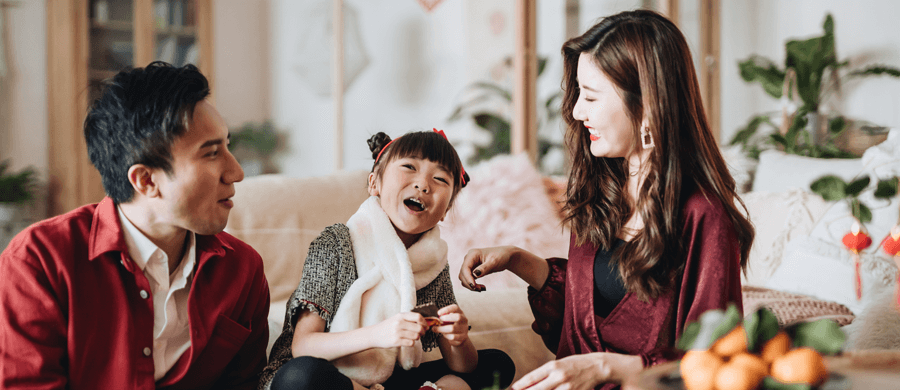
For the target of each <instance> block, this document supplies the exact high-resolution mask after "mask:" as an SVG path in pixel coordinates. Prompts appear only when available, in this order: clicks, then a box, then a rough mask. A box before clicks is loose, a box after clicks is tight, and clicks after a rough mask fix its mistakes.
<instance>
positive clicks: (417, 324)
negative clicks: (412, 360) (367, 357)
mask: <svg viewBox="0 0 900 390" xmlns="http://www.w3.org/2000/svg"><path fill="white" fill-rule="evenodd" d="M426 329H427V328H426V324H425V319H424V318H422V315H421V314H419V313H413V312H405V313H398V314H395V315H393V316H392V317H390V318H388V319H386V320H384V321H381V322H379V323H378V324H375V325H374V326H372V328H371V331H372V332H371V335H372V337H371V340H373V342H374V344H373V347H376V348H393V347H412V346H413V345H415V343H416V340H418V339H419V338H420V337H422V335H424V334H425V330H426Z"/></svg>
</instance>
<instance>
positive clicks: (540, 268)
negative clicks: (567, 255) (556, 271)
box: [459, 246, 550, 291]
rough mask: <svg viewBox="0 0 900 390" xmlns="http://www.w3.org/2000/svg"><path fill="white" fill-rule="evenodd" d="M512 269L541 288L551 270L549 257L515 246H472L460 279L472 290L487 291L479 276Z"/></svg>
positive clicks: (460, 273)
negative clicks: (544, 257) (476, 247)
mask: <svg viewBox="0 0 900 390" xmlns="http://www.w3.org/2000/svg"><path fill="white" fill-rule="evenodd" d="M505 270H509V271H512V273H514V274H516V276H518V277H520V278H522V280H524V281H525V282H527V283H528V284H529V285H531V286H532V287H534V288H536V289H538V290H540V289H541V287H543V286H544V282H546V281H547V274H548V273H549V272H550V269H549V265H547V260H545V259H543V258H540V257H537V256H536V255H535V254H533V253H531V252H528V251H525V250H522V249H519V248H517V247H514V246H498V247H493V248H482V249H472V250H470V251H469V253H467V254H466V257H465V259H463V263H462V267H460V268H459V281H460V282H462V285H463V287H465V288H467V289H469V290H472V291H484V290H485V287H484V285H483V284H478V283H476V282H475V279H477V278H481V277H484V276H485V275H490V274H492V273H495V272H500V271H505Z"/></svg>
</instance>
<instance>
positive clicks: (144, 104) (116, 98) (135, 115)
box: [84, 61, 209, 203]
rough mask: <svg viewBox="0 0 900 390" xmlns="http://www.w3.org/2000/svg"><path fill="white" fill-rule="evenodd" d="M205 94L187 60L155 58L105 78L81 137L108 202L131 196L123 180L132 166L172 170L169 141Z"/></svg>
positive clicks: (178, 133)
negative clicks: (178, 63) (182, 63)
mask: <svg viewBox="0 0 900 390" xmlns="http://www.w3.org/2000/svg"><path fill="white" fill-rule="evenodd" d="M207 96H209V82H208V81H207V79H206V77H204V76H203V74H201V73H200V71H199V70H198V69H197V67H195V66H194V65H190V64H188V65H185V66H183V67H180V68H176V67H173V66H172V65H170V64H168V63H165V62H161V61H156V62H152V63H150V64H149V65H147V67H145V68H135V69H126V70H123V71H121V72H119V73H118V74H117V75H116V76H115V77H114V78H113V79H112V80H111V81H109V82H107V84H106V86H105V87H104V89H103V93H102V94H101V96H100V97H99V98H97V100H95V101H94V103H93V104H92V105H91V108H90V110H89V112H88V114H87V118H85V120H84V138H85V141H86V142H87V150H88V157H89V158H90V159H91V163H92V164H94V167H96V168H97V170H98V171H100V176H101V177H102V179H103V188H104V189H105V190H106V194H107V195H108V196H109V197H110V198H112V199H113V201H115V202H116V203H127V202H130V201H131V199H132V198H133V197H134V189H133V188H132V186H131V183H130V182H129V181H128V169H129V168H131V166H132V165H135V164H143V165H146V166H147V167H150V168H161V169H163V170H164V171H165V172H166V173H168V174H171V173H172V152H171V147H172V143H173V142H174V141H175V139H176V138H177V137H179V136H181V135H182V134H184V132H185V131H186V130H187V127H188V125H189V123H190V119H191V116H192V115H193V113H194V107H195V106H196V105H197V103H198V102H200V101H202V100H203V99H205V98H206V97H207Z"/></svg>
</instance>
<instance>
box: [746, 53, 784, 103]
mask: <svg viewBox="0 0 900 390" xmlns="http://www.w3.org/2000/svg"><path fill="white" fill-rule="evenodd" d="M738 68H739V69H740V72H741V78H743V79H744V81H746V82H749V83H752V82H757V81H758V82H759V83H760V85H762V87H763V90H765V91H766V93H767V94H769V96H771V97H773V98H776V99H777V98H780V97H781V86H782V84H784V71H783V70H781V69H778V66H777V65H775V63H774V62H772V60H770V59H768V58H765V57H762V56H758V55H753V56H750V58H747V59H746V60H744V61H740V62H738Z"/></svg>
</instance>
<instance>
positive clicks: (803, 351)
mask: <svg viewBox="0 0 900 390" xmlns="http://www.w3.org/2000/svg"><path fill="white" fill-rule="evenodd" d="M771 375H772V377H773V378H775V379H777V380H779V381H781V382H784V383H806V384H810V385H817V384H819V383H822V381H824V380H825V378H827V377H828V369H827V368H826V367H825V359H824V358H823V357H822V355H821V354H819V352H817V351H816V350H814V349H812V348H808V347H802V348H797V349H793V350H791V351H788V352H787V353H786V354H784V355H783V356H781V357H778V358H776V359H775V360H773V361H772V369H771Z"/></svg>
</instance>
